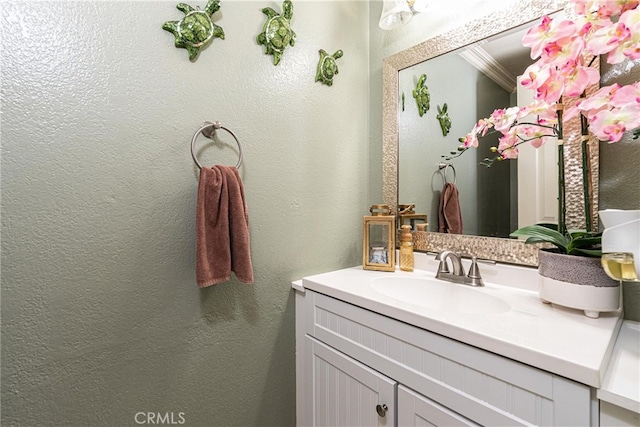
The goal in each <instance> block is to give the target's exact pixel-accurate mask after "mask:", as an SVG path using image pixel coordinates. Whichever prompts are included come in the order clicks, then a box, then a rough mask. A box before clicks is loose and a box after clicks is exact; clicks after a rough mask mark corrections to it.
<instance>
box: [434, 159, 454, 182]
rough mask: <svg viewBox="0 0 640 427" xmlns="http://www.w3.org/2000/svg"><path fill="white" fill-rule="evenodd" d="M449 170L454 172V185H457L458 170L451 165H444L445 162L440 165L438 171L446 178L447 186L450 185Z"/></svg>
mask: <svg viewBox="0 0 640 427" xmlns="http://www.w3.org/2000/svg"><path fill="white" fill-rule="evenodd" d="M448 168H451V170H452V171H453V185H455V184H456V168H454V167H453V165H452V164H451V163H444V162H440V163H438V169H439V170H440V172H441V173H442V177H443V178H444V183H445V184H449V181H448V180H447V169H448ZM443 169H444V170H443Z"/></svg>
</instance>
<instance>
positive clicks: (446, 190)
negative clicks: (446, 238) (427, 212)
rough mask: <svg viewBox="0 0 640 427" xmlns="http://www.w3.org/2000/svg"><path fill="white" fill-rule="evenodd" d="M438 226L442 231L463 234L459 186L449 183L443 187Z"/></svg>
mask: <svg viewBox="0 0 640 427" xmlns="http://www.w3.org/2000/svg"><path fill="white" fill-rule="evenodd" d="M438 226H439V231H440V232H441V233H449V234H462V212H461V211H460V199H459V198H458V187H456V185H455V184H452V183H447V184H445V185H444V187H442V193H441V194H440V206H439V209H438Z"/></svg>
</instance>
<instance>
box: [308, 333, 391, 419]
mask: <svg viewBox="0 0 640 427" xmlns="http://www.w3.org/2000/svg"><path fill="white" fill-rule="evenodd" d="M306 342H307V346H308V347H307V349H308V352H307V354H310V355H311V357H310V364H311V366H309V365H307V372H306V375H307V376H311V380H309V379H308V380H307V381H306V384H307V390H306V399H311V400H310V401H309V400H307V408H309V409H310V410H309V411H307V414H309V415H308V416H310V417H312V419H310V420H309V419H308V420H307V422H306V423H305V424H306V425H313V426H349V427H351V426H368V427H369V426H389V427H390V426H393V425H394V424H395V408H394V406H395V405H394V403H395V382H394V381H392V380H391V379H389V378H387V377H385V376H384V375H382V374H380V373H379V372H376V371H374V370H373V369H370V368H368V367H367V366H365V365H363V364H362V363H359V362H357V361H356V360H354V359H351V358H350V357H348V356H345V355H344V354H342V353H340V352H338V351H336V350H334V349H332V348H330V347H328V346H326V345H324V344H322V343H321V342H319V341H317V340H315V339H313V338H311V337H308V336H307V337H306ZM309 388H311V390H309Z"/></svg>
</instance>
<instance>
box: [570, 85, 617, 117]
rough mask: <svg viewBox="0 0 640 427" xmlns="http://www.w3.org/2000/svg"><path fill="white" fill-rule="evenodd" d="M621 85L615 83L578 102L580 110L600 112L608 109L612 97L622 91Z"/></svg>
mask: <svg viewBox="0 0 640 427" xmlns="http://www.w3.org/2000/svg"><path fill="white" fill-rule="evenodd" d="M620 87H621V86H620V85H619V84H617V83H614V84H612V85H610V86H605V87H602V88H600V89H598V90H597V91H596V92H595V93H594V94H593V95H591V96H590V97H588V98H585V99H583V100H581V101H578V104H577V105H578V108H579V109H580V110H582V111H592V112H595V111H600V110H602V109H605V108H607V106H608V105H609V103H610V102H611V97H612V96H614V95H615V93H616V92H617V91H618V90H619V89H620Z"/></svg>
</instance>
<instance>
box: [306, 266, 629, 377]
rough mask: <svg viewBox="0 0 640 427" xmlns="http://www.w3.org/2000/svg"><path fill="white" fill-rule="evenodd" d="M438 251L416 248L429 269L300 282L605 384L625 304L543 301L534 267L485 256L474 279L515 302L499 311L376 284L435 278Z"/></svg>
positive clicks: (357, 272) (348, 273) (337, 274)
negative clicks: (420, 301)
mask: <svg viewBox="0 0 640 427" xmlns="http://www.w3.org/2000/svg"><path fill="white" fill-rule="evenodd" d="M432 258H433V257H429V258H427V255H426V254H416V267H420V268H424V269H423V270H421V269H416V270H414V271H413V272H410V273H409V272H404V271H400V270H396V271H395V272H380V271H370V270H363V269H362V267H360V266H358V267H352V268H347V269H343V270H337V271H333V272H328V273H323V274H317V275H314V276H309V277H305V278H303V279H302V283H300V282H297V283H294V287H295V288H296V289H299V290H300V289H301V287H302V288H304V289H311V290H314V291H317V292H320V293H323V294H326V295H329V296H332V297H335V298H337V299H340V300H342V301H345V302H348V303H351V304H354V305H357V306H359V307H362V308H365V309H369V310H371V311H375V312H377V313H380V314H383V315H385V316H388V317H391V318H394V319H397V320H400V321H403V322H406V323H409V324H412V325H414V326H417V327H420V328H423V329H426V330H429V331H432V332H435V333H438V334H441V335H444V336H446V337H449V338H452V339H455V340H458V341H461V342H464V343H467V344H470V345H473V346H475V347H478V348H482V349H484V350H488V351H491V352H493V353H496V354H499V355H502V356H505V357H508V358H511V359H514V360H517V361H520V362H522V363H526V364H528V365H531V366H534V367H536V368H540V369H543V370H545V371H549V372H552V373H555V374H558V375H561V376H563V377H566V378H570V379H573V380H575V381H577V382H580V383H583V384H587V385H589V386H592V387H595V388H599V387H600V386H601V385H602V381H603V378H604V373H605V368H606V367H607V364H608V362H609V357H610V356H611V353H612V350H613V344H614V342H615V338H616V336H617V333H618V330H619V328H620V325H621V324H622V320H621V317H620V315H621V313H620V311H618V312H613V313H601V315H600V318H598V319H591V318H588V317H586V316H585V315H584V314H583V312H582V311H579V310H573V309H568V308H563V307H558V306H555V305H550V304H544V303H542V302H541V300H540V298H539V297H538V292H537V272H536V270H535V269H532V268H527V267H519V266H509V265H499V264H498V265H484V264H481V265H480V269H481V273H482V276H483V278H484V282H485V287H482V288H471V287H468V288H469V289H471V290H473V291H476V292H483V293H486V294H488V295H493V296H495V297H498V298H500V299H502V300H503V301H505V302H506V303H507V304H509V306H510V309H509V310H508V311H506V312H503V313H499V314H471V313H460V312H453V311H445V310H436V309H429V308H426V307H424V306H421V305H416V304H412V303H407V302H404V301H400V300H395V299H393V298H389V297H388V296H386V295H383V294H381V293H378V292H377V291H376V290H375V289H373V288H372V287H371V286H370V281H371V280H372V279H374V278H380V277H385V276H387V277H401V276H407V277H429V278H433V277H434V276H435V265H437V264H436V262H435V261H433V260H432ZM507 283H508V284H509V286H506V284H507ZM450 285H451V286H465V285H456V284H453V283H451V284H450ZM465 287H466V286H465ZM636 368H637V366H636Z"/></svg>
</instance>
